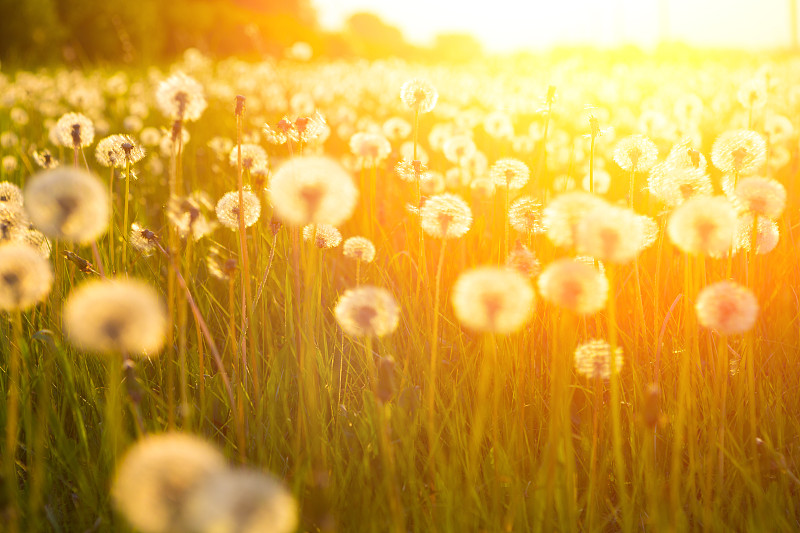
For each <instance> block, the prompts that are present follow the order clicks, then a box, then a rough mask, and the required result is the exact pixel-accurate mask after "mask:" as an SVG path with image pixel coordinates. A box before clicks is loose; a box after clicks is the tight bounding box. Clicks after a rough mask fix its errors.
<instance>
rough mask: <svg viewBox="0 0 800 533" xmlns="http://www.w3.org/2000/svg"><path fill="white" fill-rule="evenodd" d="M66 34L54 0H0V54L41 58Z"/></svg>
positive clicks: (20, 59) (5, 57) (8, 57)
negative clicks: (60, 22) (59, 20)
mask: <svg viewBox="0 0 800 533" xmlns="http://www.w3.org/2000/svg"><path fill="white" fill-rule="evenodd" d="M64 36H65V31H64V28H63V27H62V26H61V25H60V24H59V22H58V12H57V10H56V1H55V0H24V1H20V0H0V58H2V59H3V60H12V61H14V62H17V63H21V62H23V61H37V62H40V61H44V60H46V59H48V58H50V57H52V56H53V55H54V53H55V52H57V51H59V49H60V45H61V42H62V40H63V38H64Z"/></svg>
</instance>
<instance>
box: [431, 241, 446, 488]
mask: <svg viewBox="0 0 800 533" xmlns="http://www.w3.org/2000/svg"><path fill="white" fill-rule="evenodd" d="M446 248H447V240H446V239H443V240H442V246H441V248H440V250H439V261H438V263H437V264H436V281H435V285H434V287H435V288H434V296H433V326H432V328H431V359H430V366H429V376H428V399H427V407H428V446H429V448H428V459H429V467H430V468H431V472H432V471H433V460H434V457H435V453H436V442H435V441H436V425H435V424H436V372H437V367H438V364H439V361H438V358H439V299H440V292H441V287H442V267H443V266H444V253H445V249H446Z"/></svg>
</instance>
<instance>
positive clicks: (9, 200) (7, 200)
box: [0, 181, 22, 209]
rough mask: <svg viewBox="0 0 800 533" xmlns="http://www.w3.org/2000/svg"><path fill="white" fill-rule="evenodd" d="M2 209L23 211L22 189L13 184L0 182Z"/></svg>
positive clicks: (0, 203) (0, 205)
mask: <svg viewBox="0 0 800 533" xmlns="http://www.w3.org/2000/svg"><path fill="white" fill-rule="evenodd" d="M0 207H6V208H13V209H22V189H20V188H19V187H18V186H17V185H14V184H13V183H11V182H8V181H3V182H0Z"/></svg>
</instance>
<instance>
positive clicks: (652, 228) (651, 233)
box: [636, 215, 658, 250]
mask: <svg viewBox="0 0 800 533" xmlns="http://www.w3.org/2000/svg"><path fill="white" fill-rule="evenodd" d="M636 219H637V222H638V226H639V227H640V228H641V237H642V241H641V243H640V244H639V249H640V250H645V249H647V248H649V247H650V246H652V245H653V243H654V242H656V239H657V238H658V223H657V222H656V221H655V220H653V219H652V218H650V217H649V216H647V215H637V217H636Z"/></svg>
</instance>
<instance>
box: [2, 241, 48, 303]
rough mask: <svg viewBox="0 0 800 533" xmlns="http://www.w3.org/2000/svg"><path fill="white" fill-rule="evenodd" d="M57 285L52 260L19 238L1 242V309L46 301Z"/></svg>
mask: <svg viewBox="0 0 800 533" xmlns="http://www.w3.org/2000/svg"><path fill="white" fill-rule="evenodd" d="M52 285H53V271H52V268H51V267H50V262H49V261H48V260H47V259H46V258H44V257H42V254H41V253H40V252H39V250H38V249H36V248H34V247H32V246H30V245H28V244H25V243H19V242H12V243H8V244H3V245H0V309H2V310H3V311H15V310H20V311H24V310H26V309H28V308H30V307H31V306H33V305H35V304H37V303H39V302H41V301H43V300H44V299H45V298H46V297H47V295H48V294H49V293H50V287H51V286H52Z"/></svg>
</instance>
